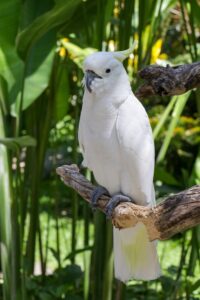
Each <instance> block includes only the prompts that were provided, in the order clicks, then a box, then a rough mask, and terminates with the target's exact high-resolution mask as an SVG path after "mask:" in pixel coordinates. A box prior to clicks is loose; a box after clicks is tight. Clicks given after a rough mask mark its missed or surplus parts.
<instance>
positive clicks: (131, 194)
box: [79, 48, 161, 282]
mask: <svg viewBox="0 0 200 300" xmlns="http://www.w3.org/2000/svg"><path fill="white" fill-rule="evenodd" d="M132 50H133V49H132V48H130V49H128V50H125V51H118V52H96V53H93V54H91V55H89V56H88V57H87V58H86V59H85V61H84V65H83V71H84V84H85V91H84V96H83V105H82V111H81V117H80V123H79V143H80V147H81V149H82V153H83V158H84V160H83V165H84V166H86V167H88V168H89V169H90V170H91V171H92V172H93V174H94V176H95V179H96V181H97V182H98V184H99V185H100V186H101V187H100V188H98V189H97V190H96V191H95V193H94V195H93V199H92V200H93V203H94V205H95V204H96V203H97V201H98V197H99V196H100V195H101V194H103V193H106V192H109V194H110V195H111V196H112V200H111V201H110V202H109V204H108V207H107V213H108V215H109V216H110V215H111V214H112V210H113V208H114V207H115V206H116V205H117V204H118V203H120V202H123V201H134V203H136V204H138V205H145V206H150V207H152V206H154V205H155V193H154V186H153V173H154V143H153V138H152V131H151V127H150V124H149V120H148V116H147V114H146V111H145V109H144V107H143V106H142V104H141V103H140V102H139V101H138V100H137V98H136V97H135V96H134V94H133V92H132V90H131V86H130V83H129V79H128V75H127V73H126V71H125V69H124V66H123V64H122V62H123V60H124V59H125V58H127V57H128V56H129V54H130V53H131V52H132ZM113 230H114V267H115V277H116V278H118V279H119V280H121V281H123V282H126V281H128V280H130V279H137V280H153V279H156V278H158V277H159V276H160V274H161V271H160V265H159V260H158V256H157V251H156V241H154V242H150V241H149V240H148V236H147V232H146V229H145V227H144V225H143V224H142V223H138V224H137V225H136V226H135V227H132V228H127V229H121V230H119V229H116V228H114V229H113Z"/></svg>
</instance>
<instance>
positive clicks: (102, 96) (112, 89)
mask: <svg viewBox="0 0 200 300" xmlns="http://www.w3.org/2000/svg"><path fill="white" fill-rule="evenodd" d="M131 92H132V91H131V86H130V83H129V81H128V79H127V78H126V77H124V78H120V80H117V82H113V83H112V84H111V86H109V87H108V86H105V88H104V89H103V90H102V91H99V92H96V93H93V92H92V93H89V92H88V90H87V89H85V94H84V103H83V104H84V106H85V107H87V110H89V111H90V112H91V113H92V112H93V113H95V114H97V115H102V114H103V115H104V116H109V115H113V114H117V112H118V109H119V107H120V105H121V104H122V103H123V102H124V101H126V99H127V98H128V96H129V95H130V93H131Z"/></svg>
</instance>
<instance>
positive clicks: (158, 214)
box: [56, 165, 200, 241]
mask: <svg viewBox="0 0 200 300" xmlns="http://www.w3.org/2000/svg"><path fill="white" fill-rule="evenodd" d="M56 172H57V174H58V175H60V176H61V179H62V181H63V182H64V183H65V184H66V185H67V186H69V187H71V188H73V189H74V190H75V191H77V192H78V193H79V195H81V196H82V197H83V199H85V200H86V201H87V202H89V203H90V202H91V195H92V191H93V190H94V189H95V186H94V185H92V184H91V183H90V182H89V181H88V180H87V179H86V178H85V177H84V176H83V175H82V174H80V173H79V169H78V167H77V166H76V165H65V166H61V167H59V168H57V170H56ZM109 200H110V197H108V196H102V197H101V198H100V201H99V209H100V210H101V211H103V212H105V207H106V204H107V202H108V201H109ZM112 222H113V224H114V226H116V227H117V228H128V227H132V226H134V225H135V224H137V222H142V223H143V224H144V225H145V226H146V228H147V232H148V234H149V239H150V240H151V241H152V240H155V239H159V240H165V239H168V238H170V237H171V236H173V235H174V234H176V233H178V232H181V231H184V230H186V229H188V228H191V227H193V226H195V225H198V224H200V185H196V186H193V187H192V188H190V189H187V190H185V191H182V192H180V193H178V194H175V195H171V196H169V197H167V198H166V199H165V200H164V201H163V202H161V203H160V204H158V205H157V206H155V207H154V208H148V207H144V206H139V205H135V204H133V203H121V204H119V205H118V206H117V207H116V208H115V210H114V213H113V217H112Z"/></svg>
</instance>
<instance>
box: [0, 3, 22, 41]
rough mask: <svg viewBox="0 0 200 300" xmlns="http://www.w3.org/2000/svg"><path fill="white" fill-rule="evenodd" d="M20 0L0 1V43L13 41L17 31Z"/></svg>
mask: <svg viewBox="0 0 200 300" xmlns="http://www.w3.org/2000/svg"><path fill="white" fill-rule="evenodd" d="M20 8H21V1H20V0H1V1H0V45H1V44H2V42H3V41H4V42H7V43H9V44H14V43H15V37H16V33H17V31H18V23H19V15H20Z"/></svg>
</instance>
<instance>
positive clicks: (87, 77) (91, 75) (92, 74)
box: [85, 70, 102, 93]
mask: <svg viewBox="0 0 200 300" xmlns="http://www.w3.org/2000/svg"><path fill="white" fill-rule="evenodd" d="M95 78H102V77H101V76H99V75H97V74H96V73H95V72H93V71H91V70H87V71H86V73H85V84H86V87H87V90H88V92H90V93H91V92H92V89H91V84H92V81H93V80H94V79H95Z"/></svg>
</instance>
